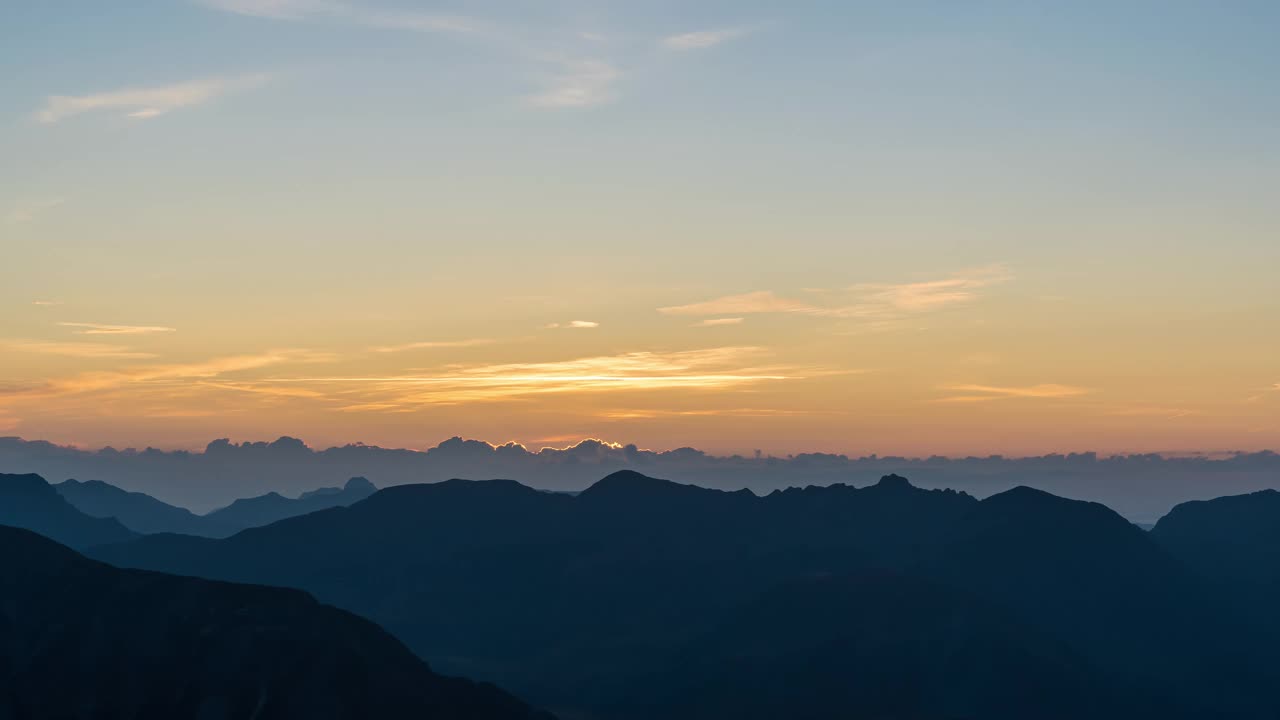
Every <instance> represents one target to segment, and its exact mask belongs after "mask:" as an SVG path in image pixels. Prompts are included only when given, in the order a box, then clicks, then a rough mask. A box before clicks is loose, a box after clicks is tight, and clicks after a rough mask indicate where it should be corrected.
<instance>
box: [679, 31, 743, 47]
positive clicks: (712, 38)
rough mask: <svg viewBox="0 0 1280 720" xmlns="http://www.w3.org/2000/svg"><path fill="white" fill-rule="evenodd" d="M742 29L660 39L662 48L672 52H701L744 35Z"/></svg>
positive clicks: (691, 33) (700, 32) (686, 34)
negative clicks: (669, 49)
mask: <svg viewBox="0 0 1280 720" xmlns="http://www.w3.org/2000/svg"><path fill="white" fill-rule="evenodd" d="M746 32H747V31H746V30H744V29H742V28H725V29H722V30H699V31H696V32H687V33H680V34H677V35H668V36H667V37H665V38H663V39H662V45H663V47H667V48H671V49H673V50H702V49H705V48H710V47H715V46H717V45H720V44H723V43H725V42H727V41H729V40H732V39H734V38H738V37H742V36H743V35H745V34H746Z"/></svg>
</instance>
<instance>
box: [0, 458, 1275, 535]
mask: <svg viewBox="0 0 1280 720" xmlns="http://www.w3.org/2000/svg"><path fill="white" fill-rule="evenodd" d="M0 468H5V469H9V470H11V471H22V472H35V473H39V474H40V475H42V476H44V477H46V478H49V479H50V480H51V481H55V482H56V481H60V480H63V479H65V478H93V479H97V480H103V481H105V482H108V483H111V484H112V485H115V486H116V487H119V488H123V489H125V490H130V491H137V492H144V493H146V494H148V495H151V496H152V497H155V498H158V499H160V500H163V501H165V502H167V503H170V504H174V505H178V506H181V507H185V508H189V509H191V510H194V511H196V512H208V511H210V510H213V509H216V508H219V507H223V506H226V505H227V504H229V503H231V502H232V501H233V500H235V499H237V498H242V497H248V496H250V495H259V494H262V493H263V492H267V491H274V492H277V493H280V494H281V495H285V496H289V497H296V496H297V495H299V494H300V493H302V492H305V491H308V490H313V489H315V488H317V487H322V486H333V485H339V484H341V483H343V482H345V481H346V480H347V478H350V477H355V476H363V477H367V478H370V479H371V480H373V481H374V482H375V483H377V485H378V486H379V487H387V486H391V485H402V484H407V483H422V482H438V481H443V480H448V479H451V478H473V479H486V478H518V479H520V480H521V482H524V483H525V484H527V485H530V486H531V487H537V488H541V489H546V490H567V491H578V490H582V489H584V488H586V487H587V486H589V485H590V484H591V483H593V482H595V481H596V480H598V479H600V478H601V477H603V476H605V475H607V474H609V473H611V472H614V471H616V470H634V471H636V472H641V473H644V474H646V475H653V476H659V477H668V478H673V479H678V480H680V481H681V482H689V483H694V484H697V485H701V486H703V487H710V488H717V489H722V490H738V489H741V488H747V489H750V490H752V491H754V492H756V493H761V494H763V493H768V492H771V491H773V490H776V489H782V488H786V487H792V486H800V487H803V486H808V485H831V484H837V483H845V484H853V485H867V484H870V483H873V482H875V481H876V479H877V478H879V477H880V476H882V475H887V474H892V473H898V474H902V475H909V476H910V477H911V480H912V482H913V483H915V484H916V485H917V486H918V487H923V488H955V489H957V490H964V491H966V492H969V493H970V494H972V495H974V496H975V497H986V496H988V495H993V494H995V493H998V492H1003V491H1005V490H1009V489H1011V488H1013V487H1016V486H1018V485H1026V486H1029V487H1035V488H1038V489H1040V490H1045V491H1047V492H1051V493H1054V494H1056V495H1061V496H1063V497H1074V498H1085V499H1090V500H1096V501H1099V502H1102V503H1105V504H1106V505H1107V506H1108V507H1110V508H1112V509H1114V510H1116V511H1117V512H1119V513H1120V514H1122V515H1124V516H1125V517H1127V518H1129V519H1130V520H1133V521H1135V522H1141V523H1154V522H1155V521H1156V520H1157V519H1158V518H1160V517H1161V516H1162V515H1164V514H1165V513H1167V512H1168V511H1169V509H1170V508H1172V507H1173V506H1174V505H1177V504H1178V503H1181V502H1185V501H1188V500H1203V499H1208V498H1212V497H1217V496H1220V495H1234V494H1241V493H1248V492H1253V491H1256V490H1262V489H1265V488H1269V487H1271V486H1272V485H1273V484H1274V483H1275V478H1276V476H1277V474H1278V473H1280V455H1278V454H1276V453H1274V452H1266V451H1264V452H1252V453H1246V452H1226V453H1214V454H1206V455H1194V456H1164V455H1159V454H1154V453H1146V454H1131V455H1112V456H1104V455H1099V454H1096V453H1092V452H1079V453H1069V454H1051V455H1043V456H1039V457H1025V458H1013V457H1002V456H998V455H995V456H985V457H954V458H948V457H939V456H933V457H919V458H907V457H893V456H878V455H868V456H865V457H853V456H846V455H839V454H832V453H821V452H814V453H797V454H795V455H786V456H782V457H774V456H770V455H769V454H767V453H761V454H756V453H748V454H746V455H728V456H718V455H714V454H711V453H707V452H703V451H701V450H697V449H694V448H688V447H685V448H676V449H672V450H662V451H658V450H646V449H644V448H639V447H636V446H635V445H629V444H618V443H610V442H605V441H602V440H595V439H586V440H582V441H581V442H577V443H574V444H571V445H569V446H567V447H560V448H526V447H524V446H522V445H519V444H516V443H505V444H497V445H493V444H489V443H486V442H481V441H479V440H470V439H464V438H459V437H454V438H450V439H448V440H445V441H444V442H441V443H439V444H438V445H436V446H434V447H430V448H425V449H422V450H410V449H395V448H382V447H377V446H374V445H366V444H363V443H353V444H349V445H343V446H340V447H331V448H326V449H318V448H315V449H313V448H311V447H308V446H307V445H306V444H305V443H303V442H302V441H301V440H298V439H296V438H291V437H281V438H278V439H276V440H273V441H271V442H241V443H234V442H231V441H229V440H225V439H222V440H214V441H213V442H210V443H208V445H207V446H206V447H205V449H204V450H203V451H202V452H188V451H184V450H174V451H164V450H157V449H154V448H146V449H141V450H135V449H132V448H126V449H115V448H109V447H108V448H102V449H100V450H84V449H78V448H74V447H66V446H61V445H55V444H53V443H49V442H43V441H38V440H23V439H21V438H16V437H0Z"/></svg>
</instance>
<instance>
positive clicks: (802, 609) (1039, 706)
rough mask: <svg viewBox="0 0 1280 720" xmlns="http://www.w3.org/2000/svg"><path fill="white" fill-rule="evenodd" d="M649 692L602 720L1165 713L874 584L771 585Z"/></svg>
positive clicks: (895, 584)
mask: <svg viewBox="0 0 1280 720" xmlns="http://www.w3.org/2000/svg"><path fill="white" fill-rule="evenodd" d="M658 673H661V675H659V674H658ZM648 685H649V686H650V687H654V688H656V689H655V690H654V691H653V692H652V695H651V697H650V699H649V700H648V702H641V703H628V704H627V705H626V706H623V707H617V708H611V710H612V711H613V712H614V713H616V715H617V716H618V717H623V718H634V719H635V720H640V719H641V718H646V717H664V718H673V719H674V718H686V719H688V720H694V719H695V718H708V717H732V718H739V719H742V720H746V719H758V720H766V719H769V718H783V717H785V718H792V719H794V720H825V719H826V718H831V717H865V718H935V719H948V720H951V719H954V720H959V719H961V718H983V719H985V720H997V719H1008V720H1015V719H1016V720H1022V719H1023V718H1032V717H1034V718H1041V719H1043V720H1052V719H1061V720H1068V719H1073V720H1074V719H1075V718H1084V717H1117V716H1121V715H1122V714H1123V713H1125V712H1126V711H1127V712H1129V713H1133V711H1135V710H1137V709H1139V708H1142V709H1145V710H1148V711H1150V710H1153V709H1154V708H1155V707H1160V708H1161V710H1162V711H1164V712H1168V711H1170V710H1172V708H1170V707H1168V706H1165V705H1161V704H1159V703H1156V702H1154V698H1143V699H1141V701H1139V700H1135V698H1134V697H1132V696H1130V695H1126V694H1125V693H1124V692H1123V689H1122V688H1118V687H1113V686H1112V685H1111V683H1110V681H1109V680H1108V679H1107V678H1106V677H1105V676H1103V675H1102V674H1101V673H1100V672H1099V671H1098V670H1097V668H1095V667H1093V666H1091V665H1090V664H1089V663H1088V662H1087V661H1085V660H1084V659H1083V658H1082V657H1080V656H1079V655H1078V654H1077V653H1075V652H1074V651H1072V650H1071V649H1070V648H1069V647H1068V646H1067V645H1066V644H1065V643H1063V642H1062V641H1060V640H1057V639H1055V638H1053V637H1052V636H1051V635H1049V634H1047V633H1045V632H1044V631H1043V630H1041V629H1039V628H1037V627H1035V626H1034V625H1032V624H1030V623H1026V622H1023V621H1021V620H1020V619H1018V618H1017V617H1015V616H1011V615H1010V614H1009V613H1007V612H1005V611H1004V610H1003V609H1002V608H999V607H998V606H994V605H990V604H988V603H984V602H982V601H981V600H980V599H978V598H976V597H973V596H969V595H967V594H965V593H960V592H956V591H954V590H952V589H950V588H947V587H945V586H941V585H937V584H934V583H929V582H924V581H920V580H917V579H913V578H909V577H905V576H902V575H898V574H893V573H883V572H871V573H863V574H858V575H848V576H833V577H817V578H807V579H804V580H797V581H793V582H787V583H782V584H780V585H778V586H776V587H774V588H773V589H771V590H769V591H768V592H766V593H763V594H762V595H759V596H757V597H755V598H753V599H751V600H750V601H749V602H747V603H745V604H744V605H743V606H742V607H741V608H739V609H737V610H736V611H735V612H733V613H731V614H730V615H729V616H727V617H726V618H725V619H724V620H723V621H722V622H721V623H719V624H718V625H716V626H715V627H714V628H713V629H712V630H710V631H709V632H707V633H706V634H704V635H701V636H699V637H697V638H696V639H695V640H694V641H693V642H690V643H689V644H688V645H687V646H686V647H685V648H683V649H682V650H681V651H680V652H679V653H677V654H676V655H674V656H673V657H672V658H671V660H670V661H669V662H667V663H664V664H661V665H659V666H657V667H656V668H655V676H654V678H653V679H652V680H651V681H650V682H649V683H648ZM1134 716H1136V714H1135V715H1134ZM1164 716H1165V717H1168V715H1164Z"/></svg>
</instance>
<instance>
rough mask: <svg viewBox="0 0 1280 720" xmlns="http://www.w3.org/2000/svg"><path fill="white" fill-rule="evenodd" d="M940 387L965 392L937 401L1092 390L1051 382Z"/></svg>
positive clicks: (1053, 395) (1051, 397) (1055, 396)
mask: <svg viewBox="0 0 1280 720" xmlns="http://www.w3.org/2000/svg"><path fill="white" fill-rule="evenodd" d="M942 389H943V390H946V391H948V392H956V393H965V394H963V395H953V396H950V397H945V398H940V399H939V400H938V401H937V402H948V403H968V402H987V401H990V400H1005V399H1011V398H1020V399H1042V400H1043V399H1049V400H1055V399H1061V398H1069V397H1076V396H1078V395H1087V394H1088V393H1091V392H1093V391H1092V390H1090V389H1088V388H1082V387H1075V386H1072V385H1057V384H1052V383H1047V384H1041V385H1026V386H1021V387H1018V386H1010V387H1001V386H996V385H945V386H943V387H942Z"/></svg>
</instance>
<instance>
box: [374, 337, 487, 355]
mask: <svg viewBox="0 0 1280 720" xmlns="http://www.w3.org/2000/svg"><path fill="white" fill-rule="evenodd" d="M495 342H497V341H496V340H491V339H488V338H471V339H468V340H424V341H421V342H411V343H403V344H401V345H379V346H376V347H371V348H369V351H370V352H376V353H398V352H407V351H409V350H429V349H438V348H464V347H477V346H480V345H492V344H493V343H495Z"/></svg>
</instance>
